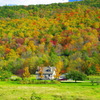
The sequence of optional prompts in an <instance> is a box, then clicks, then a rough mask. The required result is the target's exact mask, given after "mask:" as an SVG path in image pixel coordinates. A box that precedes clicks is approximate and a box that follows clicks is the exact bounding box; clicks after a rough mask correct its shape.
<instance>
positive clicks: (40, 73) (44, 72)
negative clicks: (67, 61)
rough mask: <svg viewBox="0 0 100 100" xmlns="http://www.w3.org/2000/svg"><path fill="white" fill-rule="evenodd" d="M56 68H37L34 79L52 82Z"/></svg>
mask: <svg viewBox="0 0 100 100" xmlns="http://www.w3.org/2000/svg"><path fill="white" fill-rule="evenodd" d="M55 75H56V67H50V66H49V67H38V69H37V71H36V79H43V80H52V79H55Z"/></svg>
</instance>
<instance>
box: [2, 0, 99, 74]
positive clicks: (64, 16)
mask: <svg viewBox="0 0 100 100" xmlns="http://www.w3.org/2000/svg"><path fill="white" fill-rule="evenodd" d="M37 66H42V67H44V66H56V67H57V70H58V72H59V73H65V72H68V71H69V70H74V69H76V70H79V71H81V72H84V73H86V74H87V75H90V74H96V73H99V72H100V1H99V0H84V1H79V2H69V3H61V4H60V3H59V4H51V5H30V6H3V7H0V70H1V71H2V73H3V72H6V73H7V72H11V73H13V74H16V73H21V72H22V69H24V68H29V71H30V73H31V74H33V73H34V72H35V71H36V69H37Z"/></svg>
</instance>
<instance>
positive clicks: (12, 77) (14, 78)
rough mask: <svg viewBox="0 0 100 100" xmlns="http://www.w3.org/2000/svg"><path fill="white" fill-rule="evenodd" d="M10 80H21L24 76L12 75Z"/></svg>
mask: <svg viewBox="0 0 100 100" xmlns="http://www.w3.org/2000/svg"><path fill="white" fill-rule="evenodd" d="M10 80H11V81H21V80H22V78H21V77H19V76H11V77H10Z"/></svg>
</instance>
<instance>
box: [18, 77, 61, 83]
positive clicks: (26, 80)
mask: <svg viewBox="0 0 100 100" xmlns="http://www.w3.org/2000/svg"><path fill="white" fill-rule="evenodd" d="M20 83H21V84H59V83H60V82H59V81H57V80H35V79H29V78H24V79H23V80H21V81H20Z"/></svg>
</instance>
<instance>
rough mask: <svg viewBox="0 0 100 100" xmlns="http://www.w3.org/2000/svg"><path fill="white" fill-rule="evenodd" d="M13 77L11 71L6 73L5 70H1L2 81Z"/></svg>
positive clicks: (0, 77)
mask: <svg viewBox="0 0 100 100" xmlns="http://www.w3.org/2000/svg"><path fill="white" fill-rule="evenodd" d="M11 75H12V73H11V72H9V71H5V70H3V71H2V70H1V71H0V79H1V80H6V79H8V78H10V77H11Z"/></svg>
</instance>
